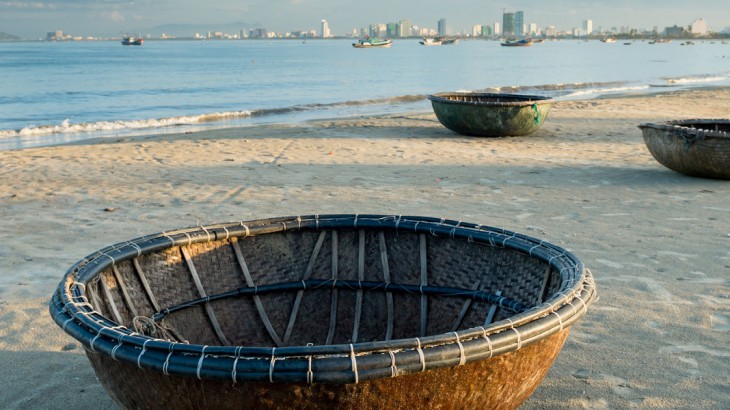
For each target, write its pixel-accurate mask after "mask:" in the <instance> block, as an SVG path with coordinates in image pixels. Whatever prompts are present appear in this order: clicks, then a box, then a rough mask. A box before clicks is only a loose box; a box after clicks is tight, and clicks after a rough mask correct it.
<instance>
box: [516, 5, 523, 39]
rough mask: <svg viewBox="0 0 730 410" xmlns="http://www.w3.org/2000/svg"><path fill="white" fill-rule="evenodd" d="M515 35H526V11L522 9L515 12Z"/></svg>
mask: <svg viewBox="0 0 730 410" xmlns="http://www.w3.org/2000/svg"><path fill="white" fill-rule="evenodd" d="M515 35H516V36H523V35H525V13H524V12H522V11H518V12H517V13H515Z"/></svg>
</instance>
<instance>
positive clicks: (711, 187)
mask: <svg viewBox="0 0 730 410" xmlns="http://www.w3.org/2000/svg"><path fill="white" fill-rule="evenodd" d="M728 106H730V87H705V88H701V89H700V87H697V88H692V89H690V90H683V91H671V92H664V93H658V94H651V95H628V96H611V97H609V98H592V99H587V100H569V101H559V102H557V103H555V105H554V107H553V109H552V111H551V112H550V114H549V116H548V118H547V120H546V122H545V124H544V125H543V127H542V128H541V129H540V130H539V131H537V132H536V133H535V134H533V135H530V136H527V137H511V138H496V139H489V138H474V137H464V136H460V135H457V134H454V133H453V132H451V131H449V130H447V129H445V128H444V127H442V126H441V124H440V123H439V122H438V121H437V120H436V118H435V116H434V115H433V113H431V112H413V113H393V114H388V115H382V116H374V117H355V118H340V119H328V120H313V121H307V122H303V123H293V124H280V123H279V124H266V125H256V126H250V127H241V128H227V129H215V130H209V131H203V132H196V133H177V134H164V135H144V136H130V137H121V138H100V139H96V140H85V141H79V142H77V143H72V144H65V145H58V146H50V147H38V148H27V149H22V150H8V151H0V175H2V178H3V181H4V184H3V186H2V188H0V219H2V221H3V223H2V225H0V226H1V227H2V228H1V229H2V231H3V237H4V238H9V240H6V241H3V242H2V243H0V260H2V262H1V264H0V319H2V321H3V323H4V325H3V326H2V327H0V360H2V361H3V363H7V367H6V371H5V372H2V373H0V381H2V383H3V385H4V386H9V387H7V388H5V389H2V390H0V402H1V403H5V404H6V405H7V407H8V408H31V409H36V408H37V409H41V408H48V407H49V405H50V404H51V403H63V407H73V408H78V409H91V408H114V404H113V402H112V400H111V398H110V397H109V396H108V395H107V394H106V393H105V392H104V390H103V388H102V387H101V385H100V384H99V383H98V381H97V380H96V377H95V375H94V373H93V371H92V369H91V367H90V365H89V364H88V361H87V360H86V358H85V357H84V355H83V351H82V350H83V349H82V348H81V347H80V345H79V344H78V343H76V342H75V341H74V340H73V339H72V338H70V337H69V336H67V335H65V334H64V333H63V332H62V331H61V330H60V329H59V328H58V327H57V326H55V324H53V323H52V320H51V319H50V317H49V315H48V313H47V302H48V299H49V298H50V295H51V293H52V292H53V289H55V287H56V285H57V284H58V282H59V281H60V280H61V277H62V275H63V273H64V272H65V271H66V269H68V268H69V267H70V266H71V265H72V264H73V263H74V262H76V261H78V260H80V259H81V258H83V257H84V256H86V255H88V254H91V253H93V252H94V251H95V250H97V249H101V248H102V247H104V246H107V245H111V244H113V243H117V242H121V241H124V240H127V239H131V238H135V237H138V236H143V235H146V234H151V233H154V232H160V231H165V230H170V229H176V228H183V227H186V226H196V225H200V224H211V223H216V222H229V221H239V220H247V219H258V218H267V217H274V216H283V215H297V214H315V213H387V214H390V213H395V214H412V215H425V216H434V217H444V218H449V219H457V220H463V221H468V222H474V223H483V224H489V225H491V226H497V227H501V228H505V229H508V230H512V231H515V232H519V233H524V234H526V235H530V236H533V237H537V238H541V239H545V240H547V241H549V242H551V243H554V244H556V245H558V246H561V247H564V248H566V249H568V250H570V251H571V252H573V253H574V254H575V255H576V256H578V258H580V259H581V261H582V262H583V263H584V264H585V265H586V266H587V267H588V268H589V269H591V271H592V272H593V274H594V276H595V278H596V283H597V287H598V294H599V298H600V299H599V300H598V301H597V302H596V303H595V304H594V305H593V306H592V307H591V309H589V311H588V312H587V313H586V315H585V316H584V317H583V318H582V319H581V320H580V321H579V322H577V323H576V324H575V325H573V327H572V331H571V333H570V335H569V337H568V341H567V342H566V344H565V346H564V348H563V350H562V352H561V354H560V356H559V357H558V359H557V361H556V363H555V364H554V365H553V367H552V369H551V370H550V373H549V374H548V376H547V378H546V379H545V380H544V381H543V383H542V384H541V385H540V387H538V389H537V390H536V391H535V393H534V394H533V396H532V397H531V398H530V399H528V400H527V402H526V403H525V404H524V405H523V406H522V408H524V409H575V408H637V409H657V408H658V409H675V408H707V409H716V408H727V407H730V392H729V391H728V389H727V386H728V383H730V379H729V377H730V376H728V375H730V364H728V363H730V360H728V358H730V348H728V346H727V338H728V334H729V333H728V332H730V279H728V278H730V224H728V221H730V205H728V202H727V199H728V198H730V181H721V180H708V179H701V178H692V177H687V176H684V175H681V174H677V173H674V172H672V171H670V170H668V169H666V168H664V167H663V166H661V165H660V164H658V163H657V162H656V161H655V160H654V159H653V158H652V157H651V155H650V154H649V153H648V151H647V150H646V147H645V145H644V143H643V140H642V137H641V132H640V131H639V129H638V128H637V126H638V125H639V124H640V123H644V122H660V121H665V120H673V119H689V118H722V117H727V107H728Z"/></svg>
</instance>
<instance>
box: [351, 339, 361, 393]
mask: <svg viewBox="0 0 730 410" xmlns="http://www.w3.org/2000/svg"><path fill="white" fill-rule="evenodd" d="M350 360H351V361H352V372H353V373H355V384H357V383H358V382H359V381H360V376H359V375H358V374H357V359H355V346H353V345H352V343H350Z"/></svg>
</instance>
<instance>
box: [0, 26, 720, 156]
mask: <svg viewBox="0 0 730 410" xmlns="http://www.w3.org/2000/svg"><path fill="white" fill-rule="evenodd" d="M352 42H353V40H340V39H338V40H334V39H333V40H308V41H306V42H304V41H301V40H243V41H240V40H239V41H236V40H230V41H193V40H190V41H169V40H168V41H154V40H149V41H146V42H145V43H144V45H143V46H140V47H137V46H126V47H125V46H122V45H121V44H120V43H119V42H114V41H109V42H59V43H51V42H19V43H0V84H1V86H0V150H1V149H17V148H26V147H32V146H39V145H54V144H62V143H68V142H73V141H78V140H83V139H88V138H98V137H115V136H120V135H129V134H142V133H157V134H160V133H178V132H184V131H196V130H202V129H208V128H213V127H216V128H221V127H231V126H247V125H252V124H261V123H274V122H297V121H305V120H310V119H317V118H341V117H354V116H362V115H372V114H381V113H393V112H412V111H430V109H431V108H430V103H429V101H428V100H427V99H426V97H427V96H428V94H432V93H435V92H443V91H457V90H461V91H466V90H468V91H488V92H517V93H522V94H538V95H548V96H552V97H555V98H557V99H575V98H593V97H596V96H601V95H606V94H617V93H647V92H655V91H667V90H671V89H682V88H689V87H697V86H712V85H730V44H726V43H724V42H722V41H719V40H717V41H710V40H705V41H695V42H694V43H695V44H693V45H683V42H682V41H681V40H674V41H673V42H671V43H668V44H650V43H649V42H648V41H632V42H630V44H624V42H623V41H621V40H619V41H618V42H616V43H602V42H600V41H579V40H563V41H546V42H544V43H541V44H535V45H534V46H532V47H501V46H500V44H499V42H497V41H484V40H461V41H460V42H459V43H458V44H456V45H448V46H431V47H426V46H422V45H420V44H419V43H418V40H416V39H412V40H410V39H409V40H395V42H394V44H393V46H392V47H391V48H386V49H355V48H353V47H352V46H351V43H352Z"/></svg>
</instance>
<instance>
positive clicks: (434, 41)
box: [418, 37, 443, 46]
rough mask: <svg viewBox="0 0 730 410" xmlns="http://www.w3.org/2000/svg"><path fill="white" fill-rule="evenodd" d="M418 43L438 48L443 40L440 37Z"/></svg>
mask: <svg viewBox="0 0 730 410" xmlns="http://www.w3.org/2000/svg"><path fill="white" fill-rule="evenodd" d="M418 43H419V44H421V45H423V46H440V45H441V44H442V43H443V39H442V38H441V37H434V38H430V37H427V38H424V39H423V40H421V41H419V42H418Z"/></svg>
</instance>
